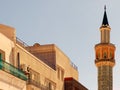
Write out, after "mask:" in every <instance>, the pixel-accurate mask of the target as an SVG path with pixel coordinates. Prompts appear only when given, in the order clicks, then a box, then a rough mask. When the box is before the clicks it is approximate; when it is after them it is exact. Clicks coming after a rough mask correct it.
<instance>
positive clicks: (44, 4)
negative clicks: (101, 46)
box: [0, 0, 120, 90]
mask: <svg viewBox="0 0 120 90" xmlns="http://www.w3.org/2000/svg"><path fill="white" fill-rule="evenodd" d="M104 5H106V6H107V16H108V21H109V24H110V26H111V42H112V43H113V44H115V45H116V66H115V67H114V69H113V70H114V72H113V73H114V78H113V81H114V85H113V87H114V90H120V61H119V59H120V11H119V9H120V0H1V2H0V23H1V24H6V25H9V26H12V27H14V28H16V33H17V37H19V38H21V39H22V40H23V41H25V42H26V43H27V44H28V45H33V44H34V43H36V42H38V43H40V44H48V43H54V44H56V45H57V46H58V47H59V48H60V49H61V50H62V51H63V52H64V53H65V54H66V55H67V56H68V57H69V58H70V59H71V61H73V62H74V63H75V64H76V65H77V66H78V69H79V80H80V83H82V84H83V85H84V86H86V87H87V88H88V89H89V90H97V68H96V66H95V64H94V59H95V54H94V53H95V52H94V45H95V44H97V43H99V41H100V40H99V39H100V32H99V27H100V26H101V23H102V19H103V12H104Z"/></svg>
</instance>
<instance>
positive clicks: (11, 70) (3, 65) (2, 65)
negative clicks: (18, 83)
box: [0, 59, 27, 81]
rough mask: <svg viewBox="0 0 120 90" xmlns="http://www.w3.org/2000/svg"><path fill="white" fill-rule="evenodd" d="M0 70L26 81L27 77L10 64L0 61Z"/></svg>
mask: <svg viewBox="0 0 120 90" xmlns="http://www.w3.org/2000/svg"><path fill="white" fill-rule="evenodd" d="M0 69H1V70H3V71H5V72H7V73H10V74H12V75H14V76H15V77H18V78H20V79H22V80H25V81H26V80H27V76H26V75H25V74H24V72H23V71H21V70H20V69H18V68H16V67H14V66H13V65H11V64H10V63H7V62H5V61H4V60H2V59H0Z"/></svg>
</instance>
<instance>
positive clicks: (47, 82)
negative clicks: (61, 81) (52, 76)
mask: <svg viewBox="0 0 120 90" xmlns="http://www.w3.org/2000/svg"><path fill="white" fill-rule="evenodd" d="M45 86H46V87H47V88H48V89H47V90H56V84H55V83H54V82H53V81H51V80H49V79H47V78H46V80H45Z"/></svg>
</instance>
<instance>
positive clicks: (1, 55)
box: [0, 50, 5, 60]
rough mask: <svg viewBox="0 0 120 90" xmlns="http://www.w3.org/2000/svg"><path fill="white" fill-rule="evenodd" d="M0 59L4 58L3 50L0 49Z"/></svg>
mask: <svg viewBox="0 0 120 90" xmlns="http://www.w3.org/2000/svg"><path fill="white" fill-rule="evenodd" d="M0 59H2V60H5V52H4V51H3V50H0Z"/></svg>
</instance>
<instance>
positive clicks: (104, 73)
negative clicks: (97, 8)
mask: <svg viewBox="0 0 120 90" xmlns="http://www.w3.org/2000/svg"><path fill="white" fill-rule="evenodd" d="M110 31H111V28H110V26H109V23H108V19H107V14H106V6H105V7H104V16H103V22H102V25H101V27H100V33H101V39H100V43H98V44H96V45H95V65H96V66H97V69H98V90H113V70H112V69H113V66H114V65H115V58H114V57H115V49H116V48H115V45H114V44H112V43H110Z"/></svg>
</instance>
